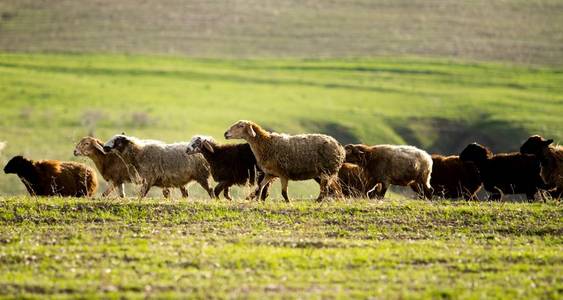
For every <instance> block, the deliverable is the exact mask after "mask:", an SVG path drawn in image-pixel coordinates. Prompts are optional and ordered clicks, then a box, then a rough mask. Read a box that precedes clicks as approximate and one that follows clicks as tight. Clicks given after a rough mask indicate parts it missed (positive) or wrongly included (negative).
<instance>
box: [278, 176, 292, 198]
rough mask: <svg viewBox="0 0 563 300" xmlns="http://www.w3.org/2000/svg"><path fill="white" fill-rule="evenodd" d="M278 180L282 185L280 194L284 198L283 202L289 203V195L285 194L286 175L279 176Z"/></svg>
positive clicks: (287, 181)
mask: <svg viewBox="0 0 563 300" xmlns="http://www.w3.org/2000/svg"><path fill="white" fill-rule="evenodd" d="M280 182H281V187H282V192H281V194H282V196H283V199H285V202H287V203H289V202H290V201H289V197H288V196H287V184H288V183H289V180H288V179H287V178H286V177H280Z"/></svg>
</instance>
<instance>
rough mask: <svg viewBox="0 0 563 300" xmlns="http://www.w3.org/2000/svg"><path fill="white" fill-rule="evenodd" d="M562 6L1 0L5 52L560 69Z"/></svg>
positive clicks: (363, 0) (452, 1)
mask: <svg viewBox="0 0 563 300" xmlns="http://www.w3.org/2000/svg"><path fill="white" fill-rule="evenodd" d="M562 20H563V3H562V2H561V1H558V0H533V1H532V0H509V1H505V0H472V1H458V0H354V1H326V0H300V1H294V0H235V1H196V0H187V1H186V0H161V1H138V0H120V1H112V0H100V1H87V0H51V1H37V0H18V1H13V0H0V50H3V51H32V52H41V51H59V52H60V51H62V52H79V53H82V52H112V53H124V52H126V53H137V54H149V53H150V54H163V53H170V54H177V55H178V54H181V55H187V56H192V57H219V58H225V57H249V58H256V57H309V58H311V57H335V58H342V57H373V56H381V55H392V56H399V55H407V56H409V55H416V56H431V57H455V58H462V59H472V60H495V61H505V62H518V63H526V64H543V65H558V66H561V65H562V63H563V49H562V48H561V45H562V44H563V35H562V34H561V33H562V32H561V28H562V26H563V23H562Z"/></svg>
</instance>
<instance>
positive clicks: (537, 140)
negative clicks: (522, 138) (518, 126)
mask: <svg viewBox="0 0 563 300" xmlns="http://www.w3.org/2000/svg"><path fill="white" fill-rule="evenodd" d="M551 143H553V140H552V139H549V140H546V139H544V138H543V137H541V136H539V135H532V136H531V137H529V138H528V140H526V142H524V144H522V147H520V153H524V154H535V155H538V154H540V153H541V152H542V150H543V149H544V148H546V147H548V146H549V145H551Z"/></svg>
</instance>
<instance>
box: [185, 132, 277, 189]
mask: <svg viewBox="0 0 563 300" xmlns="http://www.w3.org/2000/svg"><path fill="white" fill-rule="evenodd" d="M186 152H187V153H188V154H194V153H201V154H202V155H203V157H205V159H206V160H207V162H208V163H209V165H210V166H211V176H212V177H213V180H215V181H216V182H218V184H217V186H216V187H215V189H214V193H215V197H217V198H219V195H220V194H221V192H223V195H224V196H225V198H227V199H229V200H231V196H230V195H229V188H230V187H231V186H233V185H247V184H248V185H250V186H252V185H254V184H255V182H256V174H258V179H257V180H258V182H260V181H261V180H262V179H263V178H264V173H263V172H262V171H261V170H260V169H259V168H258V165H257V163H256V158H255V157H254V154H253V153H252V150H251V149H250V145H248V144H246V143H244V144H224V145H219V144H217V143H216V142H215V141H214V140H213V138H211V137H205V136H194V137H193V138H192V139H191V141H190V143H189V145H188V149H187V150H186ZM268 187H269V184H268V185H267V186H266V187H265V188H264V190H263V191H262V195H261V199H262V200H265V199H266V198H267V197H268ZM257 193H258V191H257V190H255V191H254V192H253V193H252V194H250V195H249V196H248V198H255V197H257V196H258V195H256V194H257Z"/></svg>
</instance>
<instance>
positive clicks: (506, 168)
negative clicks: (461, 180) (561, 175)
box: [459, 143, 545, 200]
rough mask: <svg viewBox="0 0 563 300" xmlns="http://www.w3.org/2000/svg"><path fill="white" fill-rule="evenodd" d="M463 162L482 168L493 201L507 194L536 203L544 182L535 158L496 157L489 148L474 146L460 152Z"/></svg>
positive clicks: (524, 156)
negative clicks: (534, 200) (536, 197)
mask: <svg viewBox="0 0 563 300" xmlns="http://www.w3.org/2000/svg"><path fill="white" fill-rule="evenodd" d="M459 158H460V159H461V160H463V161H471V162H474V163H475V165H476V166H477V168H478V169H479V174H480V176H481V180H482V181H483V186H484V187H485V190H487V191H488V192H489V193H491V196H490V199H491V200H500V199H502V195H503V193H504V194H522V193H524V194H526V197H527V198H528V200H533V199H534V196H535V194H536V193H537V192H538V190H539V189H540V188H545V183H544V181H543V179H542V178H541V176H540V161H539V160H538V159H537V158H536V157H535V156H534V155H528V154H521V153H499V154H495V155H493V153H492V152H491V150H489V149H488V148H487V147H485V146H483V145H480V144H477V143H472V144H469V145H468V146H467V147H465V149H463V151H462V152H461V153H460V155H459Z"/></svg>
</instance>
